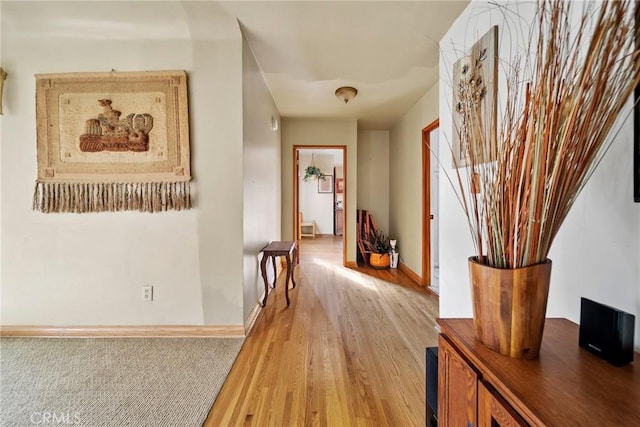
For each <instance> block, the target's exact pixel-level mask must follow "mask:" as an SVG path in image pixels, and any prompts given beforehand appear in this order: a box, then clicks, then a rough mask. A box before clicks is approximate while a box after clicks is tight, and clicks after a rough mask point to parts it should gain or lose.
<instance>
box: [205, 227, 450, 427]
mask: <svg viewBox="0 0 640 427" xmlns="http://www.w3.org/2000/svg"><path fill="white" fill-rule="evenodd" d="M300 254H301V257H300V265H299V266H298V267H296V270H295V274H296V282H297V286H296V288H295V289H290V291H289V296H290V298H291V305H290V306H289V307H288V308H287V306H286V302H285V298H284V295H283V293H284V278H283V275H281V276H280V277H278V281H277V286H276V289H275V290H274V291H273V295H270V296H269V299H268V302H267V306H266V307H265V308H264V309H262V311H261V313H260V315H259V316H258V319H257V320H256V324H255V326H254V328H253V330H252V331H251V332H250V334H249V336H248V337H247V339H246V341H245V344H244V346H243V348H242V350H241V351H240V354H239V355H238V359H237V360H236V363H235V364H234V366H233V369H232V370H231V372H230V374H229V377H228V378H227V380H226V382H225V384H224V386H223V388H222V390H221V391H220V393H219V395H218V398H217V400H216V402H215V404H214V405H213V408H212V409H211V412H210V413H209V417H208V418H207V421H206V422H205V424H204V425H205V426H216V427H217V426H240V425H246V426H423V425H424V424H425V413H424V407H425V378H424V377H425V360H424V354H425V353H424V348H425V347H428V346H434V345H436V344H437V332H436V330H435V324H436V323H435V319H436V318H437V316H438V301H437V297H436V296H434V295H433V294H431V293H430V292H429V291H427V290H425V289H424V288H422V287H419V286H417V285H416V284H415V283H413V282H412V281H411V280H408V281H407V280H406V277H404V278H403V277H402V276H400V275H398V276H397V277H398V278H399V279H398V281H399V282H402V283H401V284H399V285H398V284H393V283H390V282H388V281H385V280H383V279H382V278H380V277H386V278H389V277H390V278H391V279H393V278H394V276H393V274H395V272H390V271H382V272H378V273H376V272H372V274H374V275H376V274H377V277H373V276H371V275H368V274H363V273H361V272H359V271H355V270H352V269H347V268H344V267H342V248H341V241H340V240H339V239H334V238H332V237H318V238H316V239H314V240H311V239H305V240H303V241H302V242H301V244H300ZM405 276H406V275H405Z"/></svg>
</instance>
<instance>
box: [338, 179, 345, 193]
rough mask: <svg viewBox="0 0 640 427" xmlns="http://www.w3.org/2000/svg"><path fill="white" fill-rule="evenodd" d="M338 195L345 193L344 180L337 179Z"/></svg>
mask: <svg viewBox="0 0 640 427" xmlns="http://www.w3.org/2000/svg"><path fill="white" fill-rule="evenodd" d="M336 193H344V178H336Z"/></svg>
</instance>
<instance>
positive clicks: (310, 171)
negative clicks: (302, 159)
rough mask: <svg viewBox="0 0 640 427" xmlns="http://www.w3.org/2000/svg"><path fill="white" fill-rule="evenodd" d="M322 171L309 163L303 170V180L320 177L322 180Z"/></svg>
mask: <svg viewBox="0 0 640 427" xmlns="http://www.w3.org/2000/svg"><path fill="white" fill-rule="evenodd" d="M324 177H325V175H324V173H323V172H322V171H321V170H320V168H319V167H317V166H314V165H309V166H307V168H306V169H305V170H304V178H303V180H304V181H305V182H306V181H308V180H309V179H322V180H324V179H325V178H324Z"/></svg>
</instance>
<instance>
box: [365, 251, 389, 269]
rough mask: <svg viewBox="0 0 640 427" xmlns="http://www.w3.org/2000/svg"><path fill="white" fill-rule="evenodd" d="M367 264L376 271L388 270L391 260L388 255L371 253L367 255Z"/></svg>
mask: <svg viewBox="0 0 640 427" xmlns="http://www.w3.org/2000/svg"><path fill="white" fill-rule="evenodd" d="M369 264H371V267H373V268H377V269H385V268H389V264H391V258H389V254H375V253H372V254H371V255H369Z"/></svg>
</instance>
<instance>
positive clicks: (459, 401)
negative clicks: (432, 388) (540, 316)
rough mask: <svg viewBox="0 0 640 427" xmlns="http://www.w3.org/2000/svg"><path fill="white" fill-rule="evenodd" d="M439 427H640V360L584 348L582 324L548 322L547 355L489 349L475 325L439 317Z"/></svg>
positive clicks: (563, 320) (558, 321) (545, 343)
mask: <svg viewBox="0 0 640 427" xmlns="http://www.w3.org/2000/svg"><path fill="white" fill-rule="evenodd" d="M438 324H439V325H440V328H441V333H440V337H439V349H438V426H441V427H461V426H462V427H466V426H479V427H485V426H486V427H495V426H502V427H505V426H527V425H531V426H563V427H564V426H640V356H639V355H638V353H636V354H635V358H634V362H633V363H631V364H629V365H626V366H623V367H615V366H612V365H610V364H609V363H607V362H605V361H604V360H602V359H599V358H598V357H596V356H595V355H593V354H591V353H589V352H587V351H586V350H584V349H582V348H580V347H579V346H578V326H577V325H576V324H575V323H572V322H570V321H569V320H566V319H547V320H546V324H545V330H544V336H543V339H542V348H541V350H540V357H539V358H538V359H536V360H518V359H511V358H508V357H505V356H502V355H500V354H498V353H496V352H493V351H491V350H489V349H488V348H487V347H485V346H483V345H482V344H481V343H480V342H479V341H478V340H477V339H476V338H475V335H474V333H473V321H472V320H471V319H438Z"/></svg>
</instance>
